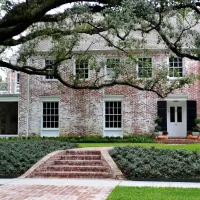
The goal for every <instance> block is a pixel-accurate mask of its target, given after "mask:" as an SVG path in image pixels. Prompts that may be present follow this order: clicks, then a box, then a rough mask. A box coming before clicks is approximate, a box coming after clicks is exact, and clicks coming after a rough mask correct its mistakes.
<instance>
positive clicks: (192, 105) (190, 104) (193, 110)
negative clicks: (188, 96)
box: [187, 100, 197, 131]
mask: <svg viewBox="0 0 200 200" xmlns="http://www.w3.org/2000/svg"><path fill="white" fill-rule="evenodd" d="M196 117H197V102H196V101H195V100H190V101H187V131H192V127H194V126H195V125H196V124H195V122H194V120H195V118H196Z"/></svg>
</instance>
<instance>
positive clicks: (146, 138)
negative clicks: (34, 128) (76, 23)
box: [0, 135, 154, 143]
mask: <svg viewBox="0 0 200 200" xmlns="http://www.w3.org/2000/svg"><path fill="white" fill-rule="evenodd" d="M29 139H30V140H43V139H48V140H56V141H62V142H72V143H117V142H119V143H128V142H133V143H154V136H152V135H138V136H125V137H123V138H120V137H102V136H89V135H88V136H70V137H69V136H67V137H56V138H55V137H51V138H49V137H48V138H41V137H28V138H26V137H22V138H17V137H15V138H14V137H13V138H8V139H7V140H9V141H16V140H17V141H18V140H29ZM1 140H2V141H5V139H0V141H1Z"/></svg>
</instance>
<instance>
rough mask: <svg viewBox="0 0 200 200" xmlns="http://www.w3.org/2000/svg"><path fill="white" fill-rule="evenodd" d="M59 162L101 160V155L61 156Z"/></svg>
mask: <svg viewBox="0 0 200 200" xmlns="http://www.w3.org/2000/svg"><path fill="white" fill-rule="evenodd" d="M60 160H101V155H61V156H60Z"/></svg>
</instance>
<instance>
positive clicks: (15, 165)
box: [0, 140, 77, 176]
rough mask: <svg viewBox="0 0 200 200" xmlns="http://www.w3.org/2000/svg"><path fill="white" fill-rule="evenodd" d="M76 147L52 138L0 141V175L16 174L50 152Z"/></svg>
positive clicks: (19, 173) (21, 172)
mask: <svg viewBox="0 0 200 200" xmlns="http://www.w3.org/2000/svg"><path fill="white" fill-rule="evenodd" d="M75 147H77V145H76V144H71V143H67V142H60V141H53V140H24V141H22V140H21V141H13V142H9V141H4V142H2V141H1V142H0V175H1V176H6V175H10V176H18V175H21V174H23V173H24V172H25V171H26V170H28V169H29V168H30V167H31V166H32V165H33V164H35V163H36V162H37V161H38V160H40V159H41V158H42V157H44V156H45V155H47V154H48V153H50V152H53V151H56V150H62V149H70V148H75Z"/></svg>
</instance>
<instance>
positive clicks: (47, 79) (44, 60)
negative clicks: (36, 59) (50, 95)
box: [42, 58, 58, 82]
mask: <svg viewBox="0 0 200 200" xmlns="http://www.w3.org/2000/svg"><path fill="white" fill-rule="evenodd" d="M46 60H51V61H53V60H54V59H52V58H45V59H43V67H46V65H45V63H46ZM42 81H44V82H56V81H58V79H56V78H46V75H44V76H42Z"/></svg>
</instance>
